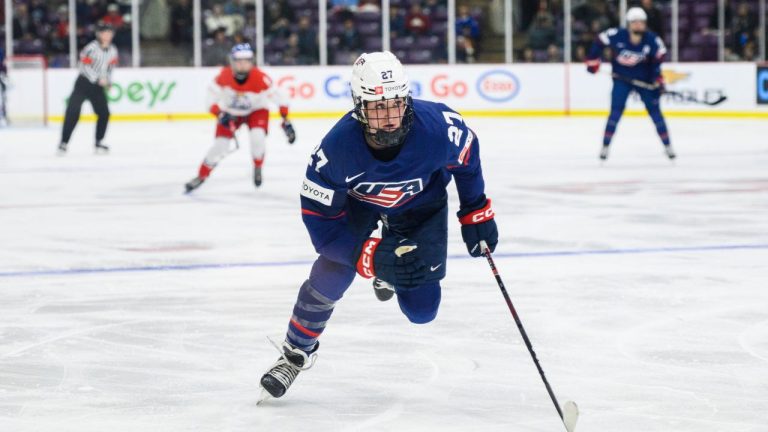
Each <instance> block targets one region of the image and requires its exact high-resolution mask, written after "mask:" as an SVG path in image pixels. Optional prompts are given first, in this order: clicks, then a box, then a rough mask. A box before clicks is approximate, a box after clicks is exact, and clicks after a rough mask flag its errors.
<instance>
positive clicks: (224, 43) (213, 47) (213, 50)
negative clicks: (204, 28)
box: [203, 27, 232, 66]
mask: <svg viewBox="0 0 768 432" xmlns="http://www.w3.org/2000/svg"><path fill="white" fill-rule="evenodd" d="M231 46H232V44H231V43H230V42H229V40H228V39H227V30H226V29H225V28H224V27H219V28H217V29H215V30H214V31H213V40H211V41H207V42H206V46H205V50H204V55H203V65H204V66H226V65H227V63H228V61H229V50H230V47H231Z"/></svg>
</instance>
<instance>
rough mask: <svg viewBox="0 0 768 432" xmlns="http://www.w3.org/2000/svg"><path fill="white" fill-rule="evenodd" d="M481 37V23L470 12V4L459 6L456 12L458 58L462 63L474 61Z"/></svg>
mask: <svg viewBox="0 0 768 432" xmlns="http://www.w3.org/2000/svg"><path fill="white" fill-rule="evenodd" d="M479 39H480V24H479V23H478V22H477V20H476V19H475V17H473V16H472V15H471V14H470V13H469V7H468V6H466V5H461V6H459V11H458V13H457V14H456V60H457V61H458V62H460V63H474V62H475V59H476V56H477V44H478V41H479Z"/></svg>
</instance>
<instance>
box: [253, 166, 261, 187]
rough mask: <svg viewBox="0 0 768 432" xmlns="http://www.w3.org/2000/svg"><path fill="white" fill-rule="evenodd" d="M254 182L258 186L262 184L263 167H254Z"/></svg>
mask: <svg viewBox="0 0 768 432" xmlns="http://www.w3.org/2000/svg"><path fill="white" fill-rule="evenodd" d="M253 184H254V185H256V187H259V186H261V167H258V166H257V167H253Z"/></svg>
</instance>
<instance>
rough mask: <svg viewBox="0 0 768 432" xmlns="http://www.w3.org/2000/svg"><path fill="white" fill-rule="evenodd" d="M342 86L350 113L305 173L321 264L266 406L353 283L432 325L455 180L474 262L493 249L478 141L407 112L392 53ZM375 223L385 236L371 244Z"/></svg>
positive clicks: (304, 294) (422, 108)
mask: <svg viewBox="0 0 768 432" xmlns="http://www.w3.org/2000/svg"><path fill="white" fill-rule="evenodd" d="M350 86H351V90H352V99H353V102H354V109H353V110H352V111H350V112H349V113H347V114H346V115H345V116H344V117H342V119H341V120H339V122H338V123H336V125H335V126H334V127H333V128H332V129H331V131H330V132H328V134H327V135H326V136H325V138H323V140H322V142H321V143H320V145H318V146H317V147H316V148H315V150H314V152H313V153H312V156H311V158H310V160H309V166H308V167H307V171H306V177H305V179H304V183H303V186H302V190H301V212H302V218H303V220H304V224H305V225H306V227H307V230H308V231H309V235H310V237H311V239H312V244H313V245H314V247H315V250H316V251H317V252H318V253H319V254H320V256H319V257H318V258H317V260H316V261H315V263H314V264H313V265H312V270H311V271H310V274H309V279H307V280H306V281H305V282H304V283H303V284H302V285H301V288H300V289H299V294H298V298H297V300H296V303H295V305H294V308H293V314H292V316H291V318H290V321H289V325H288V331H287V334H286V338H285V341H284V342H283V344H282V347H278V349H279V350H280V351H281V357H280V358H279V359H278V360H277V362H276V363H275V364H274V365H273V366H272V367H271V368H270V369H269V370H268V371H267V372H266V373H265V374H264V376H263V377H262V378H261V386H262V388H263V389H264V393H263V396H264V397H268V395H271V396H273V397H280V396H282V395H283V394H284V393H285V392H286V390H288V388H289V387H290V385H291V384H292V383H293V381H294V380H295V379H296V376H297V375H298V374H299V372H300V371H302V370H305V369H308V368H309V367H311V366H312V364H314V360H315V358H316V356H317V354H316V351H317V349H318V346H319V343H318V338H319V337H320V334H321V333H322V332H323V330H324V329H325V326H326V324H327V323H328V320H329V319H330V318H331V314H332V312H333V309H334V306H335V304H336V302H338V301H339V300H340V299H341V297H342V295H343V294H344V292H345V291H346V290H347V288H349V286H350V284H351V283H352V280H353V279H354V278H355V275H356V274H360V275H361V276H363V277H365V278H371V279H373V286H374V292H375V293H376V296H377V297H378V298H379V300H388V299H389V298H391V297H393V296H396V297H397V301H398V303H399V306H400V310H401V311H402V313H403V314H404V315H405V316H406V317H407V318H408V319H409V320H410V321H411V322H413V323H417V324H424V323H428V322H430V321H432V320H433V319H434V318H435V316H436V315H437V309H438V306H439V305H440V280H441V279H443V278H444V277H445V274H446V266H447V262H446V257H447V236H448V232H447V231H448V206H447V191H446V187H447V186H448V183H449V182H450V181H451V179H452V178H453V179H454V180H455V181H456V188H457V190H458V194H459V202H460V209H459V211H458V213H457V216H458V218H459V221H460V222H461V224H462V227H461V234H462V237H463V240H464V242H465V243H466V246H467V250H468V251H469V253H470V255H472V256H474V257H479V256H482V252H481V250H480V246H479V243H480V241H481V240H484V241H486V242H487V243H488V245H489V247H490V249H491V250H493V249H495V246H496V243H497V242H498V232H497V229H496V222H495V221H494V213H493V210H491V201H490V200H489V199H487V198H486V196H485V193H484V188H485V185H484V182H483V175H482V170H481V167H480V152H479V144H478V139H477V136H476V135H475V134H474V132H473V131H472V130H471V129H470V128H469V127H467V125H466V124H465V123H464V119H463V118H462V117H461V115H459V114H458V113H456V112H455V111H453V110H451V109H450V108H448V107H447V106H445V105H443V104H439V103H433V102H427V101H422V100H413V99H412V98H411V96H410V86H409V81H408V77H407V76H406V74H405V71H404V69H403V66H402V65H401V64H400V62H399V61H398V59H397V58H396V57H395V56H394V55H393V54H392V53H390V52H375V53H367V54H363V55H361V56H360V57H359V58H358V59H357V60H356V61H355V63H354V65H353V67H352V79H351V82H350ZM379 221H381V223H382V230H381V236H380V237H372V236H371V235H372V233H373V231H374V230H375V229H376V228H377V224H378V223H379ZM267 394H268V395H267Z"/></svg>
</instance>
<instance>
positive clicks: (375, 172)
mask: <svg viewBox="0 0 768 432" xmlns="http://www.w3.org/2000/svg"><path fill="white" fill-rule="evenodd" d="M413 112H414V121H413V125H412V126H411V130H410V131H409V132H408V135H407V136H406V138H405V141H404V143H403V144H402V148H401V150H400V152H399V153H398V154H397V156H396V157H394V158H393V159H392V160H389V161H382V160H379V159H376V158H375V157H374V155H373V154H372V152H371V150H370V149H369V147H368V144H367V143H366V141H365V137H364V135H363V129H362V127H361V126H360V123H359V122H358V121H357V119H356V118H355V117H354V113H352V112H349V113H347V114H346V115H345V116H344V117H343V118H342V119H341V120H339V122H338V123H336V125H335V126H334V127H333V128H332V129H331V131H330V132H328V134H327V135H326V136H325V138H323V140H322V142H321V143H320V145H318V146H317V147H316V148H315V150H314V151H313V153H312V156H311V158H310V160H309V166H308V167H307V172H306V177H305V179H304V183H303V185H302V190H301V209H302V218H303V220H304V224H305V225H306V227H307V230H308V231H309V235H310V237H311V239H312V243H313V245H314V247H315V250H316V251H317V252H318V253H320V254H321V255H324V256H326V257H327V258H329V259H331V260H333V261H336V262H339V263H341V264H345V265H350V266H354V262H353V260H354V259H355V258H356V257H354V256H353V253H352V251H355V250H357V249H358V248H359V246H360V244H361V243H362V241H364V240H365V239H364V238H363V239H361V238H359V236H358V235H356V234H355V233H353V230H351V229H349V227H348V223H349V214H348V212H349V211H350V202H351V201H352V200H354V201H355V206H354V207H355V208H360V207H363V208H365V209H367V210H371V211H373V212H376V213H379V214H382V215H397V214H400V213H402V212H405V211H407V210H409V209H412V208H414V207H419V206H422V205H426V204H429V203H432V202H435V201H439V200H442V199H444V198H445V195H446V187H447V186H448V184H449V183H450V182H451V179H452V178H453V179H455V180H456V188H457V190H458V194H459V201H460V205H461V207H462V208H465V207H473V206H477V205H479V204H482V202H484V201H485V194H484V189H485V183H484V181H483V175H482V169H481V166H480V150H479V143H478V139H477V136H476V135H475V133H474V132H473V131H472V130H471V129H470V128H469V127H468V126H467V125H466V123H464V119H463V118H462V117H461V115H459V114H458V113H457V112H455V111H453V110H452V109H450V108H448V107H447V106H446V105H444V104H440V103H434V102H428V101H422V100H414V101H413Z"/></svg>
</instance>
